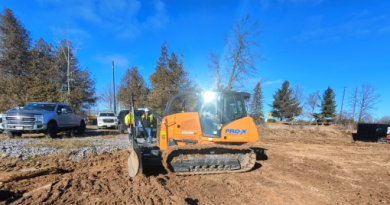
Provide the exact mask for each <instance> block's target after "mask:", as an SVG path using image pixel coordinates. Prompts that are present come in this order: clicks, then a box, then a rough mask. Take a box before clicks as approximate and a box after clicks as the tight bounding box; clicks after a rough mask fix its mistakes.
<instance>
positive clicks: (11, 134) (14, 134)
mask: <svg viewBox="0 0 390 205" xmlns="http://www.w3.org/2000/svg"><path fill="white" fill-rule="evenodd" d="M6 134H7V136H8V137H9V138H14V137H21V136H22V133H21V132H8V131H7V132H6Z"/></svg>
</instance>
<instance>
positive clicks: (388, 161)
mask: <svg viewBox="0 0 390 205" xmlns="http://www.w3.org/2000/svg"><path fill="white" fill-rule="evenodd" d="M259 133H260V140H259V141H258V142H257V143H256V144H257V145H258V146H260V147H263V148H265V149H267V151H266V154H267V158H268V159H265V160H259V161H257V163H256V166H255V168H254V169H253V170H251V171H250V172H246V173H236V174H219V175H201V176H175V175H172V174H167V173H166V172H164V171H163V170H161V169H160V170H156V169H153V170H151V171H150V172H148V173H146V174H145V176H141V177H138V178H135V179H133V180H131V179H130V178H129V176H128V173H127V167H126V158H127V156H128V152H127V151H121V152H116V153H114V154H109V153H102V154H101V155H95V156H90V157H88V158H87V159H85V160H84V161H82V162H79V163H77V162H72V161H67V160H65V159H66V158H65V157H63V156H51V157H45V158H43V157H37V158H36V159H35V160H34V161H22V160H19V159H13V158H3V159H1V160H0V204H2V203H3V204H9V203H10V204H114V203H115V202H116V203H115V204H191V205H192V204H390V145H386V144H376V143H364V142H354V141H353V140H352V132H351V131H339V130H335V129H333V128H326V129H322V128H321V129H318V128H314V127H313V128H305V129H300V128H299V127H295V128H291V127H289V126H276V125H271V126H269V127H266V128H259ZM26 169H27V170H26Z"/></svg>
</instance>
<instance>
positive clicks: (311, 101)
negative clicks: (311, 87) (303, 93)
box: [305, 90, 320, 124]
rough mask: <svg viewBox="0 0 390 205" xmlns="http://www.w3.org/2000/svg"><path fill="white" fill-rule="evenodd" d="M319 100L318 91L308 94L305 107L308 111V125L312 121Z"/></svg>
mask: <svg viewBox="0 0 390 205" xmlns="http://www.w3.org/2000/svg"><path fill="white" fill-rule="evenodd" d="M319 99H320V91H319V90H318V91H317V92H314V93H311V94H309V96H308V97H307V98H306V103H305V107H306V108H307V109H308V110H309V115H310V124H311V121H312V120H313V115H314V110H315V109H316V107H318V106H319V104H318V100H319Z"/></svg>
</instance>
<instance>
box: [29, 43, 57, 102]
mask: <svg viewBox="0 0 390 205" xmlns="http://www.w3.org/2000/svg"><path fill="white" fill-rule="evenodd" d="M29 57H30V62H29V66H30V70H31V73H30V75H29V76H28V78H29V81H30V83H29V84H30V86H29V89H28V93H27V95H28V96H27V100H28V101H30V102H58V101H59V100H60V93H59V92H58V88H57V86H56V83H54V81H53V79H55V76H56V75H57V72H56V71H57V69H56V67H55V66H54V62H55V60H56V55H55V50H54V47H53V45H52V44H47V43H46V42H45V41H44V40H43V39H42V38H41V39H38V40H35V41H34V45H33V47H32V49H31V51H30V56H29Z"/></svg>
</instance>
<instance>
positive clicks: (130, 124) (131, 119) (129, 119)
mask: <svg viewBox="0 0 390 205" xmlns="http://www.w3.org/2000/svg"><path fill="white" fill-rule="evenodd" d="M133 122H134V117H133V115H132V113H131V109H130V110H129V114H127V115H126V117H125V124H126V126H127V132H128V133H129V134H131V128H132V127H133Z"/></svg>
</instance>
